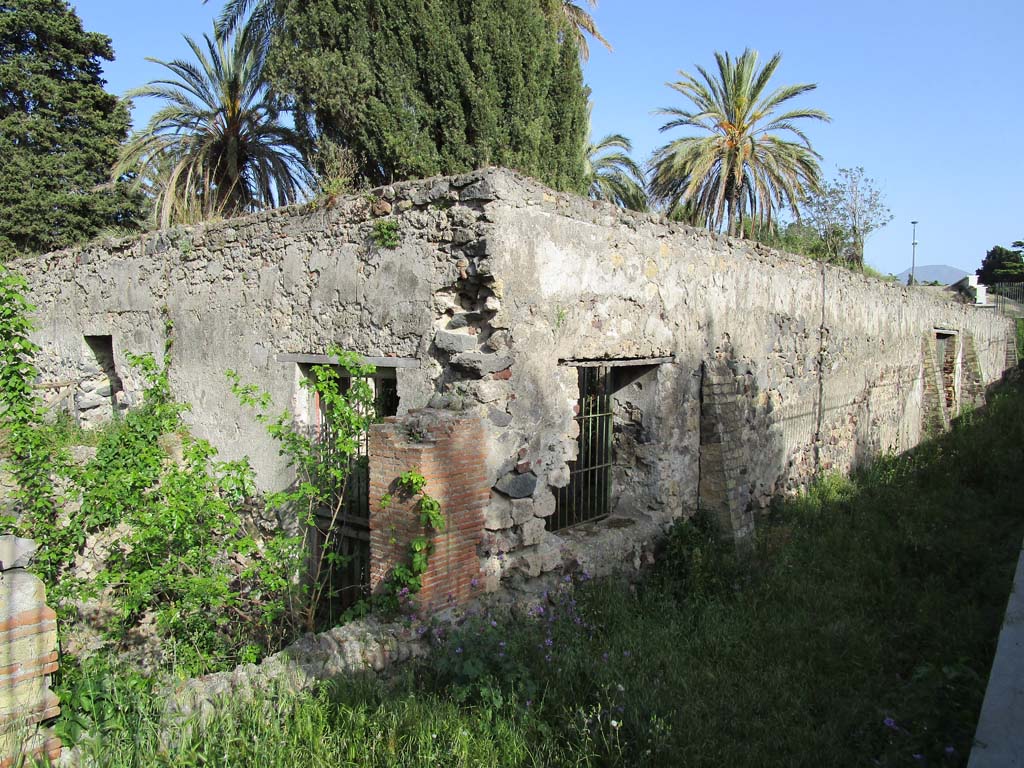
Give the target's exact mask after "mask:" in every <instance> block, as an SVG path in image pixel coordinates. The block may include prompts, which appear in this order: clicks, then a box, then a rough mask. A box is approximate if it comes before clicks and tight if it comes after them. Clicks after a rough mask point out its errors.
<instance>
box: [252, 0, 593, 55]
mask: <svg viewBox="0 0 1024 768" xmlns="http://www.w3.org/2000/svg"><path fill="white" fill-rule="evenodd" d="M240 1H244V0H234V2H240ZM561 2H562V13H564V14H565V19H566V21H567V22H568V23H569V33H570V35H571V36H572V38H573V40H574V41H575V42H576V47H578V48H579V49H580V58H581V59H583V61H587V60H588V59H589V58H590V46H589V45H588V44H587V37H586V35H585V34H584V33H586V34H587V35H590V36H592V37H593V38H594V39H596V40H597V41H598V42H600V43H601V44H602V45H604V47H605V48H607V49H608V50H609V51H610V50H611V49H612V45H611V43H609V42H608V41H607V40H605V39H604V37H603V36H602V35H601V33H600V32H598V30H597V24H596V23H595V22H594V17H593V16H591V15H590V14H589V13H587V11H586V9H584V8H583V7H582V6H579V5H576V4H575V3H574V2H572V0H561ZM586 2H587V5H589V6H590V7H591V8H597V0H586Z"/></svg>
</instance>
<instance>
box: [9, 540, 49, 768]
mask: <svg viewBox="0 0 1024 768" xmlns="http://www.w3.org/2000/svg"><path fill="white" fill-rule="evenodd" d="M34 551H35V545H34V544H33V543H32V542H31V541H29V540H28V539H18V538H16V537H14V536H0V768H7V766H10V765H12V764H13V763H14V762H15V761H17V760H18V756H19V755H26V756H32V757H38V758H42V757H44V756H45V757H47V758H49V759H50V760H51V761H56V760H57V758H58V757H60V752H61V743H60V739H58V738H57V737H56V736H54V735H53V733H52V732H51V731H50V729H49V728H45V727H43V726H42V725H41V724H42V723H44V722H45V721H47V720H51V719H53V718H54V717H56V716H57V715H59V714H60V705H59V703H58V701H57V697H56V696H55V695H54V694H53V693H52V692H51V691H50V675H52V674H53V673H54V672H56V671H57V615H56V614H55V613H54V612H53V611H52V610H51V609H50V608H49V607H47V605H46V593H45V589H44V587H43V582H41V581H40V580H39V579H38V578H36V577H35V576H33V575H32V574H31V573H29V572H28V571H26V570H24V566H26V565H27V564H28V562H29V561H30V560H31V557H32V553H33V552H34ZM27 762H28V761H26V764H27ZM19 764H20V763H19Z"/></svg>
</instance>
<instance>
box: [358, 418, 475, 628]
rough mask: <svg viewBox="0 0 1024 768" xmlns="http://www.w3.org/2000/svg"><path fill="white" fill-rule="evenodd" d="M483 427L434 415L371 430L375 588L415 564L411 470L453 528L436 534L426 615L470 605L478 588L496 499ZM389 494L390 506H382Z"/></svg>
mask: <svg viewBox="0 0 1024 768" xmlns="http://www.w3.org/2000/svg"><path fill="white" fill-rule="evenodd" d="M486 450H487V449H486V441H485V432H484V427H483V424H482V422H481V421H480V419H479V418H477V417H473V416H464V415H461V414H458V413H451V412H446V411H436V410H427V409H425V410H419V411H412V412H410V413H409V415H407V416H406V417H404V418H397V417H393V418H390V419H386V420H385V421H384V422H383V423H381V424H376V425H374V426H373V427H372V428H371V429H370V449H369V454H370V588H371V590H372V591H373V592H375V593H377V592H379V590H380V589H381V586H382V583H383V582H384V581H385V580H386V579H387V577H388V575H389V574H390V573H391V571H392V569H393V568H394V567H395V565H397V564H399V563H402V564H408V562H409V544H410V542H411V541H412V539H413V538H414V537H416V536H418V535H420V534H422V533H423V531H424V528H423V526H422V524H421V523H420V519H419V513H418V512H417V511H416V508H415V507H416V502H417V498H414V497H409V496H407V495H403V494H402V493H401V492H400V489H399V487H398V477H399V476H400V475H401V474H402V473H403V472H407V471H409V470H411V469H416V470H418V471H419V472H420V473H421V474H422V475H423V476H424V477H425V478H426V480H427V483H426V488H425V490H426V492H427V493H429V494H430V495H431V496H433V497H434V498H435V499H437V500H438V502H440V504H441V512H442V513H443V514H444V515H445V518H446V520H447V524H446V526H445V530H444V531H442V532H434V533H433V535H432V538H431V544H432V551H431V554H430V560H429V564H428V566H427V571H426V573H424V574H423V577H422V589H421V590H420V592H419V595H418V596H417V599H418V602H419V604H420V606H421V608H422V609H424V610H426V611H433V610H439V609H443V608H445V607H448V606H450V605H459V604H462V603H464V602H466V601H467V600H468V599H469V598H470V597H472V596H473V595H474V594H475V593H476V592H477V591H478V590H479V589H480V581H481V571H480V556H479V554H478V552H477V548H478V545H479V544H480V541H481V538H482V536H483V533H484V508H485V507H486V506H487V504H488V502H489V501H490V496H491V493H490V483H488V479H487V471H486V459H487V455H486ZM384 494H390V495H391V497H392V501H391V503H390V504H388V505H382V503H381V499H382V497H383V496H384Z"/></svg>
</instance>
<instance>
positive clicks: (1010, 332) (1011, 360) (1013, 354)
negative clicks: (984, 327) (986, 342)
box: [1003, 326, 1020, 371]
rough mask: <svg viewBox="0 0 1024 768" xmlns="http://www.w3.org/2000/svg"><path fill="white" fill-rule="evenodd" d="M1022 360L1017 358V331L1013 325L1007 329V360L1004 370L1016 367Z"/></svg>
mask: <svg viewBox="0 0 1024 768" xmlns="http://www.w3.org/2000/svg"><path fill="white" fill-rule="evenodd" d="M1019 363H1020V361H1019V360H1018V359H1017V332H1016V329H1015V328H1013V327H1012V326H1011V327H1009V328H1007V329H1006V362H1005V363H1004V364H1003V370H1006V371H1008V370H1010V369H1011V368H1016V367H1017V365H1018V364H1019Z"/></svg>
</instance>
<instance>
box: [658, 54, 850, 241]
mask: <svg viewBox="0 0 1024 768" xmlns="http://www.w3.org/2000/svg"><path fill="white" fill-rule="evenodd" d="M715 59H716V61H717V63H718V72H717V73H716V74H717V77H713V76H712V75H710V74H709V73H708V72H707V71H706V70H705V69H704V68H703V67H697V71H698V72H699V74H700V78H697V77H694V76H693V75H690V74H687V73H686V72H682V71H680V73H679V74H680V75H681V76H682V79H681V80H680V81H678V82H675V83H669V84H668V86H669V87H670V88H672V89H673V90H675V91H678V92H679V93H681V94H682V95H683V96H685V97H686V98H687V99H689V100H690V101H691V102H692V103H693V107H692V108H690V109H678V108H665V109H660V110H658V114H664V115H670V116H671V117H672V119H671V120H670V121H669V122H667V123H665V125H663V126H662V127H661V130H662V131H668V130H672V129H673V128H681V127H690V128H696V129H698V130H699V131H701V132H702V133H704V134H708V135H701V136H684V137H682V138H679V139H676V140H675V141H673V142H671V143H669V144H666V145H665V146H663V147H661V148H659V149H658V150H656V151H655V153H654V156H653V157H652V159H651V170H652V178H651V185H650V191H651V195H652V196H653V197H654V198H656V199H657V200H659V201H660V202H662V203H663V204H665V205H666V207H667V208H669V209H670V210H679V211H686V212H687V213H688V218H690V217H692V218H696V219H697V220H699V221H701V222H702V223H703V224H704V225H705V226H707V227H709V228H710V229H715V230H721V227H722V223H723V219H727V225H728V232H729V234H733V235H735V234H737V233H738V232H740V231H742V225H743V220H744V218H745V217H747V216H748V215H749V216H751V217H754V218H756V219H757V222H758V224H760V225H762V226H767V227H768V228H769V229H770V228H772V227H773V226H774V223H775V213H776V211H777V210H778V209H779V208H782V207H784V206H788V207H789V208H790V209H791V210H792V211H793V212H794V214H795V215H798V212H797V205H798V204H799V202H800V201H801V200H803V199H804V197H805V195H806V194H807V193H808V192H810V191H813V190H817V189H818V188H819V186H820V183H821V169H820V167H819V166H818V160H819V159H820V155H819V154H818V153H817V152H815V151H814V150H813V149H812V148H811V143H810V141H809V140H808V138H807V136H806V135H805V134H804V133H803V131H802V130H801V129H800V127H799V126H798V125H797V121H800V120H804V119H808V120H823V121H826V122H828V121H830V120H831V118H830V117H829V116H828V115H827V114H826V113H824V112H822V111H821V110H820V109H803V108H800V109H791V110H789V111H786V112H783V113H782V114H776V111H777V110H778V108H779V107H780V106H781V105H782V104H784V103H785V102H787V101H789V100H790V99H793V98H795V97H797V96H800V95H801V94H804V93H807V92H809V91H813V90H814V89H815V88H817V86H816V85H814V84H800V85H788V86H781V87H778V88H776V89H775V90H773V91H771V92H769V93H766V88H767V85H768V81H769V80H770V79H771V76H772V74H773V73H774V72H775V69H776V67H778V65H779V62H780V61H781V59H782V54H780V53H776V54H775V55H774V56H773V57H772V58H771V59H770V60H769V61H768V63H767V64H766V65H765V66H764V67H763V68H761V69H758V68H757V59H758V55H757V51H753V50H750V49H749V48H748V49H747V50H745V51H744V52H743V54H742V55H741V56H740V57H739V58H737V59H735V60H734V59H733V58H732V57H731V56H730V55H729V54H725V55H723V54H721V53H717V52H716V53H715ZM780 134H781V135H780ZM785 134H791V135H792V136H794V137H796V139H797V140H796V141H793V140H787V139H786V138H783V135H785Z"/></svg>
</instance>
